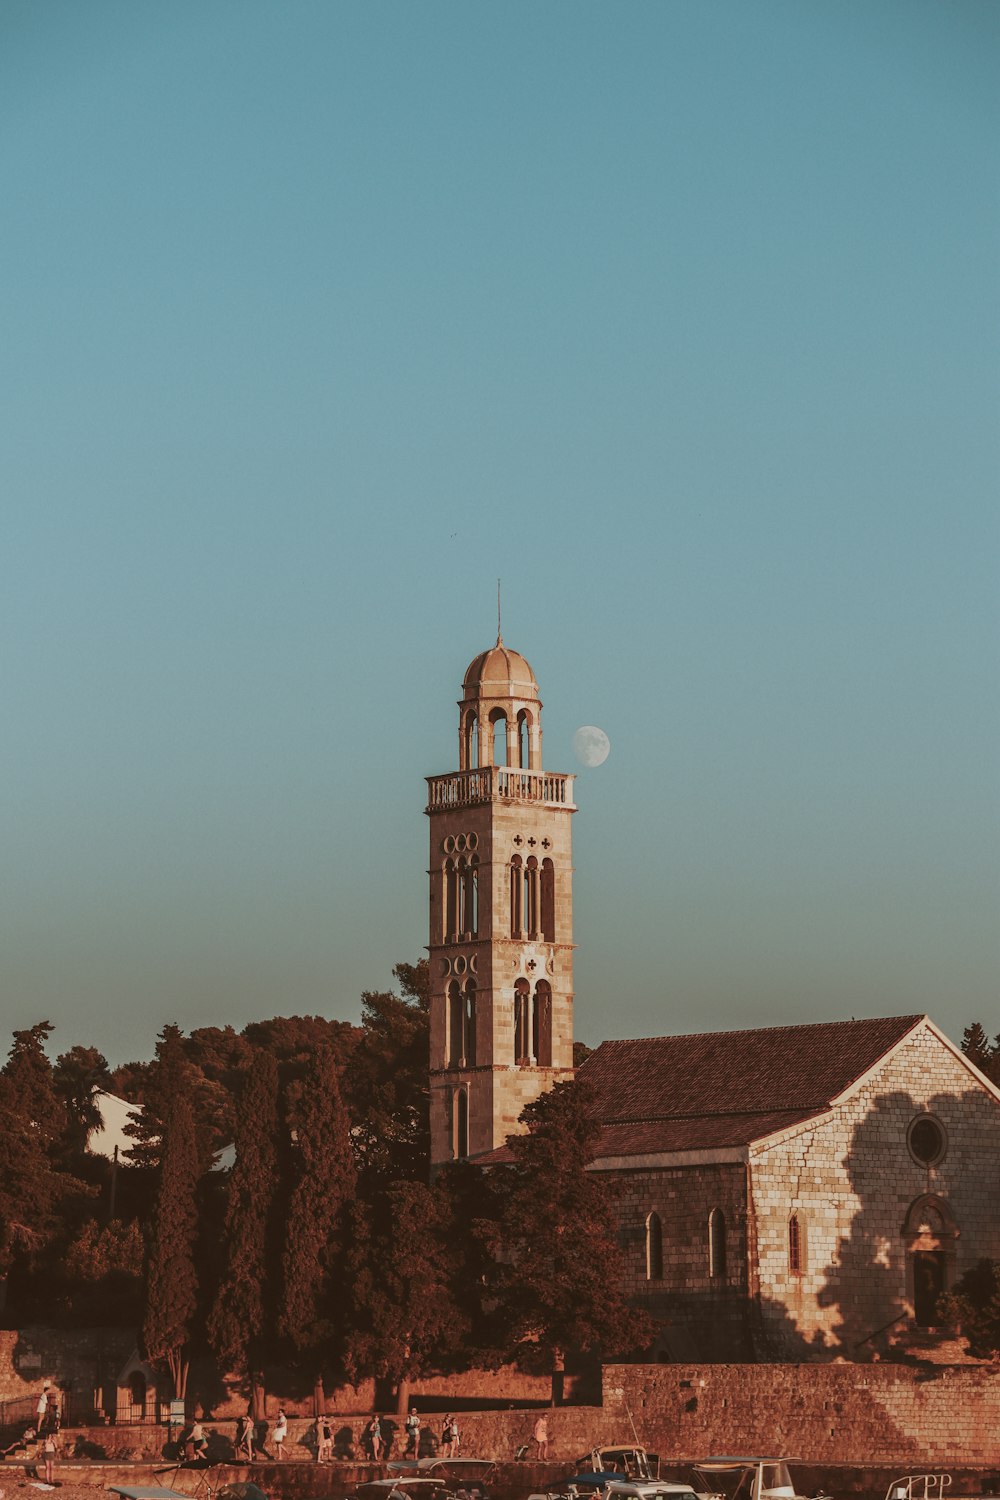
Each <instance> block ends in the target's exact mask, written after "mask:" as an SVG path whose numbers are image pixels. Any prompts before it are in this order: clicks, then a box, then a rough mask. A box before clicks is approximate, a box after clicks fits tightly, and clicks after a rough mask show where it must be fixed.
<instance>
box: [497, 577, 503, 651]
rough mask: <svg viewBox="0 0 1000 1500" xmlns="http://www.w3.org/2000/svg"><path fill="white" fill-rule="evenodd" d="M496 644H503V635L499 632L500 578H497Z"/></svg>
mask: <svg viewBox="0 0 1000 1500" xmlns="http://www.w3.org/2000/svg"><path fill="white" fill-rule="evenodd" d="M497 645H498V646H502V645H503V636H502V634H501V633H500V580H499V578H498V579H497Z"/></svg>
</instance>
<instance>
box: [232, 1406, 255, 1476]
mask: <svg viewBox="0 0 1000 1500" xmlns="http://www.w3.org/2000/svg"><path fill="white" fill-rule="evenodd" d="M236 1457H237V1458H243V1459H245V1460H246V1462H247V1463H248V1464H252V1463H253V1418H252V1417H251V1415H250V1413H249V1412H247V1413H246V1414H245V1415H244V1416H242V1417H240V1419H239V1421H238V1422H237V1424H236Z"/></svg>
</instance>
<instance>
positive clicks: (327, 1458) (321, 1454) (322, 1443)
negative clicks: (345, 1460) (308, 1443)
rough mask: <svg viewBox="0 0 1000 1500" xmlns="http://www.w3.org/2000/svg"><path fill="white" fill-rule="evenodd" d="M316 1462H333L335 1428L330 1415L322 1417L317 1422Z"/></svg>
mask: <svg viewBox="0 0 1000 1500" xmlns="http://www.w3.org/2000/svg"><path fill="white" fill-rule="evenodd" d="M316 1462H317V1463H318V1464H332V1463H333V1428H332V1427H331V1426H330V1418H329V1417H320V1418H318V1420H317V1422H316Z"/></svg>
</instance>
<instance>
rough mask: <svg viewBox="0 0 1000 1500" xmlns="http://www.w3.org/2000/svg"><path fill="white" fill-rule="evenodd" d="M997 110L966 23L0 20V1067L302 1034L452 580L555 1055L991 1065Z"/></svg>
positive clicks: (99, 2) (379, 816)
mask: <svg viewBox="0 0 1000 1500" xmlns="http://www.w3.org/2000/svg"><path fill="white" fill-rule="evenodd" d="M998 117H1000V7H998V6H997V5H996V4H995V3H983V4H980V3H975V0H957V3H956V0H946V3H940V4H939V3H928V0H865V3H861V0H858V3H851V0H816V3H811V4H807V5H804V4H802V3H800V0H788V3H784V0H755V3H754V4H746V3H744V0H657V3H655V4H651V3H642V0H630V3H627V4H626V3H619V4H610V3H608V4H603V5H598V4H594V3H590V0H583V3H579V0H574V3H559V0H549V3H545V4H537V3H504V4H502V5H500V4H486V3H480V4H475V5H468V4H462V3H459V0H454V3H448V4H441V3H420V4H412V3H409V0H405V3H404V0H398V3H379V0H364V3H362V0H356V3H340V4H332V3H327V0H323V3H308V0H297V3H278V0H267V3H263V0H214V3H212V4H211V5H206V4H204V3H203V0H190V3H189V0H171V3H170V4H166V5H157V4H153V3H135V0H89V3H87V4H81V3H79V0H5V3H3V4H2V6H0V131H2V135H0V141H2V150H0V202H2V204H3V223H4V229H3V241H2V275H0V346H2V361H0V381H2V390H0V424H2V442H0V507H2V546H0V643H2V646H0V649H2V684H3V708H2V731H0V782H2V794H0V806H2V814H0V861H2V876H0V879H2V887H0V979H2V990H0V998H2V1011H3V1017H4V1021H5V1023H6V1022H9V1025H10V1026H14V1025H26V1024H30V1023H31V1022H33V1021H34V1020H36V1019H39V1018H40V1017H42V1016H48V1017H50V1018H51V1019H52V1020H53V1021H55V1022H56V1023H57V1028H58V1029H57V1032H56V1036H55V1038H54V1042H55V1048H56V1050H62V1049H63V1048H65V1047H67V1046H69V1045H71V1044H72V1043H73V1042H76V1041H80V1042H94V1043H96V1044H98V1045H99V1046H101V1047H102V1048H103V1049H104V1050H105V1052H106V1053H107V1054H108V1055H109V1057H111V1058H112V1059H113V1060H118V1059H122V1058H126V1057H133V1056H136V1057H137V1056H146V1055H149V1053H150V1051H151V1048H152V1043H153V1038H154V1036H155V1033H156V1031H157V1030H158V1029H159V1027H160V1026H161V1025H162V1023H163V1022H164V1021H166V1020H177V1021H179V1022H180V1024H181V1025H183V1026H185V1027H191V1026H194V1025H199V1024H206V1023H220V1024H221V1023H224V1022H227V1021H229V1022H233V1023H234V1024H236V1025H240V1024H242V1023H243V1022H245V1021H246V1020H247V1019H250V1018H252V1017H258V1016H265V1015H273V1014H276V1013H288V1012H293V1011H298V1012H303V1011H310V1012H312V1011H319V1012H324V1013H326V1014H332V1015H340V1016H346V1017H354V1016H356V1015H357V1013H358V997H359V995H360V992H361V990H362V989H364V988H379V987H384V986H385V985H387V984H388V982H389V978H390V970H391V966H392V964H393V962H395V961H396V960H398V959H405V960H413V959H415V958H416V957H417V956H418V954H419V952H420V951H421V946H422V944H423V943H424V942H425V941H426V931H425V924H426V916H425V869H426V863H427V850H426V840H427V830H426V819H424V818H423V816H422V808H423V804H424V783H423V777H424V776H425V775H427V774H431V773H437V772H442V771H448V770H451V769H453V768H454V767H455V764H456V732H455V723H456V709H455V699H456V698H457V696H458V689H459V684H460V681H461V676H462V672H463V670H464V668H465V666H466V664H467V663H468V661H469V660H470V659H471V658H472V657H473V656H474V655H475V654H476V653H477V652H479V651H480V650H482V649H484V648H485V647H486V646H487V645H489V644H490V643H491V640H492V637H493V632H494V629H495V622H494V591H495V580H496V578H497V576H498V575H500V576H502V577H503V580H504V598H505V604H504V635H505V638H506V639H507V641H508V642H509V644H511V645H513V646H515V647H516V648H517V649H519V650H520V651H522V652H523V653H524V654H525V655H526V656H527V657H528V659H529V661H530V662H531V663H532V665H533V667H534V669H535V672H536V675H537V676H538V679H539V682H540V684H541V689H542V697H543V700H544V702H545V716H544V724H545V761H546V764H547V766H548V767H549V768H551V769H554V770H570V769H574V762H573V755H572V735H573V731H574V730H575V728H576V727H577V726H578V725H580V724H584V723H593V724H598V725H600V726H602V727H603V728H604V729H605V730H606V731H607V732H608V734H609V735H610V737H611V741H612V747H613V748H612V752H611V756H610V758H609V759H608V761H607V762H606V763H605V765H603V766H602V767H600V768H599V769H596V770H591V771H581V775H580V779H579V781H578V783H577V788H578V802H579V806H580V811H579V813H578V815H577V817H576V820H575V834H576V850H575V853H576V861H575V862H576V911H577V922H576V938H577V942H578V944H579V950H578V954H577V1034H578V1035H579V1036H580V1037H581V1038H583V1039H584V1040H586V1041H589V1042H591V1043H596V1042H597V1041H599V1040H600V1039H601V1038H603V1037H605V1036H622V1035H645V1034H654V1033H665V1032H670V1031H675V1030H679V1031H691V1030H710V1029H724V1028H729V1027H735V1026H754V1025H766V1024H774V1023H783V1022H787V1021H793V1020H817V1019H823V1020H826V1019H836V1018H842V1017H850V1016H852V1015H875V1014H890V1013H896V1012H905V1011H922V1010H926V1011H928V1012H929V1013H930V1014H931V1015H932V1016H933V1017H934V1018H935V1019H936V1020H937V1021H938V1022H939V1023H940V1024H941V1025H943V1026H944V1027H945V1029H946V1030H947V1031H949V1032H950V1034H951V1035H952V1036H955V1037H960V1035H961V1030H962V1027H963V1026H964V1024H965V1023H966V1022H967V1021H968V1020H969V1019H971V1018H973V1017H981V1018H982V1019H983V1021H984V1022H985V1023H986V1025H987V1027H988V1028H989V1029H990V1030H991V1031H996V1030H998V1029H1000V995H998V986H997V979H998V972H1000V937H998V934H1000V920H998V918H1000V900H998V897H1000V854H998V849H1000V837H998V835H1000V770H998V745H1000V732H998V731H1000V711H998V697H997V672H996V668H997V658H998V645H1000V613H998V587H997V585H998V574H1000V566H998V563H1000V518H998V507H997V494H998V477H1000V442H998V425H997V416H998V393H1000V332H998V330H1000V319H998V314H1000V295H998V265H1000V194H998V150H997V141H998V138H1000V132H998V126H1000V118H998ZM578 769H579V768H578ZM0 1043H2V1038H0Z"/></svg>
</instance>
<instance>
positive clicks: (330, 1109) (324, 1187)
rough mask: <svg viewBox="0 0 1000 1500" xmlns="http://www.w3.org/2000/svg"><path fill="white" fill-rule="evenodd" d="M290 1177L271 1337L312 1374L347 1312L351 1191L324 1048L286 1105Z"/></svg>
mask: <svg viewBox="0 0 1000 1500" xmlns="http://www.w3.org/2000/svg"><path fill="white" fill-rule="evenodd" d="M290 1124H291V1125H292V1127H293V1132H294V1156H293V1160H294V1162H295V1178H294V1186H293V1188H292V1195H291V1201H290V1204H289V1210H288V1221H287V1231H286V1235H285V1248H284V1255H283V1257H282V1273H283V1287H282V1302H281V1316H280V1319H279V1332H280V1333H282V1334H283V1335H285V1336H286V1337H287V1338H288V1339H289V1340H290V1341H291V1343H292V1344H293V1345H294V1347H295V1349H296V1350H297V1351H298V1352H299V1353H300V1354H309V1355H310V1356H311V1357H312V1359H313V1364H314V1370H315V1371H316V1373H317V1374H318V1373H319V1371H320V1369H321V1367H322V1365H323V1364H324V1363H325V1362H328V1361H329V1360H330V1358H331V1357H332V1356H334V1355H335V1353H336V1351H335V1350H334V1348H333V1344H334V1340H340V1339H342V1337H343V1332H344V1327H345V1324H346V1313H347V1309H346V1307H345V1305H344V1301H343V1293H342V1292H339V1293H338V1282H339V1281H340V1279H341V1278H340V1272H341V1269H342V1264H343V1255H344V1226H345V1218H346V1213H345V1210H346V1208H347V1206H348V1205H349V1204H350V1203H351V1201H352V1200H353V1197H354V1191H355V1168H354V1157H353V1153H352V1150H351V1135H350V1122H349V1119H348V1115H347V1111H346V1109H345V1108H344V1104H343V1101H342V1099H341V1094H340V1079H339V1070H338V1067H337V1059H336V1055H335V1053H334V1051H333V1048H332V1047H329V1046H323V1047H320V1048H319V1049H318V1051H317V1052H316V1053H315V1054H314V1056H313V1058H312V1060H311V1062H310V1065H309V1067H308V1068H307V1070H306V1074H305V1077H304V1078H303V1079H302V1081H301V1083H300V1084H299V1085H298V1087H297V1089H296V1092H295V1096H294V1098H293V1099H292V1101H291V1113H290Z"/></svg>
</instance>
